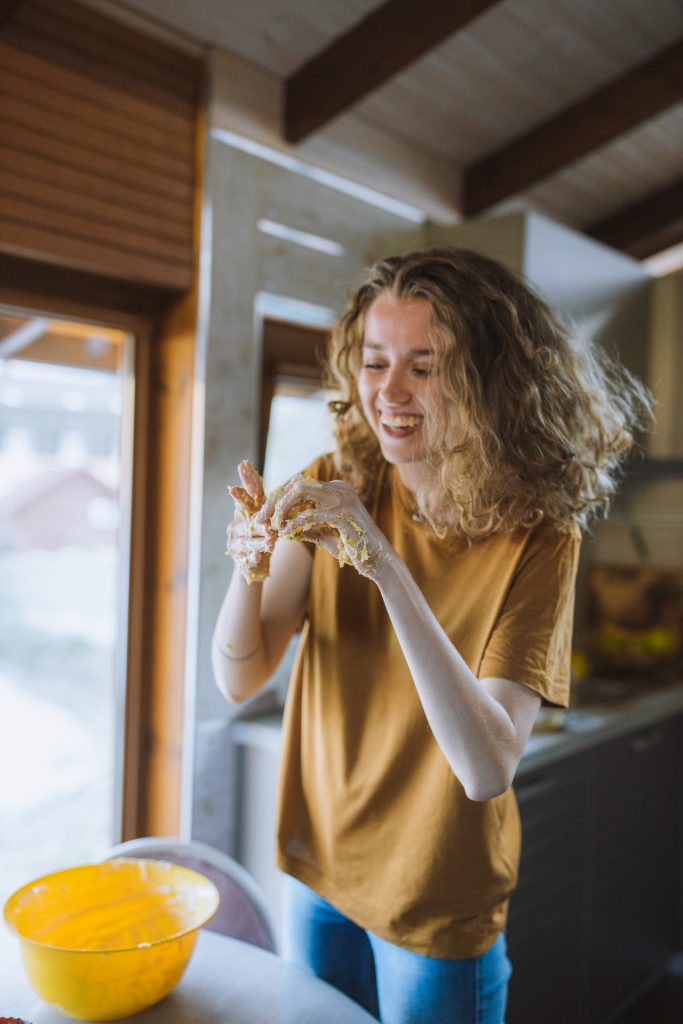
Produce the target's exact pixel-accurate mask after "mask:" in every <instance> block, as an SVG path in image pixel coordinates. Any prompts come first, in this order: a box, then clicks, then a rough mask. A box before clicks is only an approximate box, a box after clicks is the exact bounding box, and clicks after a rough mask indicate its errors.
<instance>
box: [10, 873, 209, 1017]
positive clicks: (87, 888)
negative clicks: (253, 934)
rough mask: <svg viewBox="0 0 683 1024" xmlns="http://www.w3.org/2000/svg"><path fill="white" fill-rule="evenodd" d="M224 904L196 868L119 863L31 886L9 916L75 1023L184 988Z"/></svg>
mask: <svg viewBox="0 0 683 1024" xmlns="http://www.w3.org/2000/svg"><path fill="white" fill-rule="evenodd" d="M218 902H219V895H218V890H217V889H216V886H215V885H214V884H213V882H211V881H209V879H208V878H205V877H204V875H200V874H199V873H198V872H197V871H191V870H190V869H189V868H184V867H180V866H179V865H177V864H170V863H169V862H168V861H161V860H147V859H137V858H117V859H116V860H110V861H104V862H103V863H102V864H86V865H83V866H82V867H75V868H69V869H67V870H66V871H57V872H55V873H54V874H51V875H45V876H44V877H43V878H38V879H36V880H35V881H34V882H29V883H28V885H25V886H23V887H22V888H21V889H18V890H17V891H16V892H15V893H14V894H13V895H12V896H10V898H9V899H8V900H7V902H6V904H5V908H4V916H5V921H6V923H7V925H8V927H9V928H10V930H11V931H12V932H14V934H15V935H16V936H17V938H18V939H19V943H20V947H21V956H22V960H23V964H24V970H25V971H26V976H27V978H28V980H29V982H30V984H31V986H32V987H33V989H34V990H35V991H36V992H37V994H38V995H39V996H40V997H41V999H44V1000H45V1002H46V1003H49V1004H50V1005H51V1006H53V1007H55V1009H58V1010H61V1011H62V1013H65V1014H66V1015H67V1016H71V1017H76V1018H78V1019H79V1020H113V1019H115V1018H117V1017H126V1016H128V1015H130V1014H133V1013H138V1012H139V1011H140V1010H144V1009H145V1007H147V1006H152V1004H153V1003H156V1002H158V1001H159V1000H160V999H163V997H164V996H166V995H168V993H169V992H170V991H171V990H172V989H173V988H174V987H175V986H176V985H177V984H178V982H179V981H180V979H181V977H182V975H183V972H184V970H185V968H186V967H187V965H188V963H189V960H190V957H191V956H192V951H193V950H194V947H195V943H196V941H197V932H198V930H199V928H200V927H201V926H202V925H203V924H205V923H206V922H207V921H208V920H209V918H211V917H212V916H213V914H214V913H215V912H216V910H217V908H218Z"/></svg>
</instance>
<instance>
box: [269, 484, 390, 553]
mask: <svg viewBox="0 0 683 1024" xmlns="http://www.w3.org/2000/svg"><path fill="white" fill-rule="evenodd" d="M301 482H302V484H305V485H306V486H307V487H313V488H320V489H322V486H323V485H322V484H321V483H320V482H319V481H318V480H313V479H312V478H311V477H301ZM330 497H331V492H330V491H329V490H328V491H327V493H326V502H325V506H324V508H325V510H326V511H328V512H330V513H332V512H333V513H334V519H335V522H329V523H320V522H311V523H301V524H300V525H299V526H297V527H295V528H294V529H292V530H290V532H289V533H288V538H289V539H290V540H299V541H305V540H306V534H307V533H308V531H309V530H328V531H329V532H330V533H332V534H336V535H337V538H336V539H337V560H338V562H339V565H340V567H341V566H343V565H357V564H358V562H367V560H368V558H369V557H370V553H369V551H368V539H367V534H366V532H365V530H364V529H363V527H362V526H361V525H360V524H359V523H358V522H357V521H356V520H355V519H354V518H353V516H350V515H348V514H347V513H345V512H343V511H339V509H340V506H341V502H340V501H339V499H338V498H337V497H336V495H335V496H334V498H333V499H332V501H331V503H328V502H329V501H330ZM315 508H317V506H316V505H315V503H314V502H312V501H310V500H309V499H306V500H304V501H301V502H298V503H297V504H296V505H292V507H291V508H290V509H289V510H288V511H287V513H286V514H285V516H284V517H283V516H282V515H281V514H280V513H278V512H276V513H275V515H274V516H273V518H272V519H271V525H272V527H273V529H274V530H277V531H278V532H279V531H280V530H282V529H283V527H284V525H285V523H286V522H289V521H290V520H292V519H294V518H295V517H296V516H303V517H306V513H307V512H308V513H311V512H312V511H313V510H314V509H315ZM339 522H345V523H348V524H349V526H350V527H351V529H352V530H353V532H354V533H355V534H356V538H355V539H354V538H352V537H348V536H344V534H342V533H340V531H339V527H338V526H337V525H336V524H337V523H339Z"/></svg>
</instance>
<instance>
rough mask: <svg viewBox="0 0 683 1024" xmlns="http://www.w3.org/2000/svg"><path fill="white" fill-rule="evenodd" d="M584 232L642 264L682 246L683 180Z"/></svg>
mask: <svg viewBox="0 0 683 1024" xmlns="http://www.w3.org/2000/svg"><path fill="white" fill-rule="evenodd" d="M583 230H584V233H585V234H588V235H591V237H593V238H597V239H598V241H600V242H604V243H605V244H606V245H611V246H612V247H613V248H614V249H621V250H622V252H626V253H628V254H629V255H630V256H635V257H636V259H641V260H642V259H646V258H647V257H648V256H654V255H655V254H656V253H659V252H663V251H664V249H669V248H671V246H672V245H678V244H679V242H683V178H679V179H678V180H677V181H674V182H673V184H671V185H668V186H667V187H666V188H663V189H661V191H659V192H655V193H653V194H652V195H649V196H646V197H645V198H644V199H641V200H639V201H638V202H636V203H633V204H632V205H631V206H627V207H625V208H624V209H621V210H619V211H618V212H617V213H616V214H614V215H613V216H611V217H607V218H605V220H601V221H599V222H597V223H595V224H591V225H589V227H587V228H584V229H583Z"/></svg>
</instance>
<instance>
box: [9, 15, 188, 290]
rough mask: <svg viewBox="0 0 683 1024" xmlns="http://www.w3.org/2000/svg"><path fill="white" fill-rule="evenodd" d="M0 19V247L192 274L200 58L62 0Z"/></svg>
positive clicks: (134, 273) (131, 274)
mask: <svg viewBox="0 0 683 1024" xmlns="http://www.w3.org/2000/svg"><path fill="white" fill-rule="evenodd" d="M12 6H13V8H14V10H13V13H12V14H11V15H10V16H9V17H8V18H7V19H6V21H5V23H4V25H2V27H1V28H0V253H7V254H10V255H14V256H20V257H26V258H29V259H34V260H40V261H43V262H47V263H51V264H53V265H54V264H57V265H60V266H63V267H71V268H74V269H78V270H85V271H89V272H91V273H95V274H99V275H104V276H106V277H109V278H115V279H117V280H120V281H129V282H135V283H137V284H146V285H154V286H156V287H161V288H169V289H174V290H184V289H186V288H188V287H189V286H190V285H191V282H192V264H193V226H194V209H193V204H194V197H195V177H196V171H195V155H196V147H195V134H196V126H197V111H198V102H199V87H200V74H201V62H200V61H198V60H196V59H194V58H193V57H190V56H188V55H186V54H184V53H182V52H180V51H176V50H174V49H172V48H170V47H169V46H167V45H166V44H164V43H160V42H158V41H156V40H154V39H151V38H148V37H146V36H143V35H141V34H139V33H137V32H135V31H134V30H133V29H131V28H129V27H128V26H126V25H122V24H119V23H118V22H115V21H112V20H110V19H108V18H106V17H103V16H102V15H101V14H99V13H98V12H95V11H92V10H90V9H89V8H87V7H83V6H81V5H79V4H77V3H72V2H71V0H24V2H23V3H18V4H14V5H12Z"/></svg>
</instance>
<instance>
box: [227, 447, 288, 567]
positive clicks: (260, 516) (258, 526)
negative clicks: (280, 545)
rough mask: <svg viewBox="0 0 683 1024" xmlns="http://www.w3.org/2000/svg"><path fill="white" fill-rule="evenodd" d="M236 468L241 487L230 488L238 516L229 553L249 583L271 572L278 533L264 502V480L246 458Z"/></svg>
mask: <svg viewBox="0 0 683 1024" xmlns="http://www.w3.org/2000/svg"><path fill="white" fill-rule="evenodd" d="M237 471H238V473H239V475H240V480H241V481H242V487H229V488H228V493H229V494H230V497H231V498H232V500H233V501H234V502H235V517H234V519H233V521H232V522H231V523H230V525H229V526H228V530H227V546H226V552H225V553H226V555H230V557H231V558H232V559H233V560H234V562H235V564H236V566H237V568H238V569H239V571H240V574H241V575H242V576H243V577H244V579H245V580H246V581H247V583H254V582H262V581H263V580H265V579H267V578H268V575H269V573H270V556H271V553H272V551H273V548H274V547H275V541H276V540H277V533H276V531H275V530H273V529H272V527H271V525H270V516H269V515H267V514H266V510H265V509H264V502H265V500H266V494H265V491H264V488H263V480H262V478H261V476H260V474H259V473H258V471H257V470H256V469H255V467H254V466H253V465H252V464H251V462H248V461H247V460H246V459H245V460H244V461H243V462H240V464H239V466H238V467H237Z"/></svg>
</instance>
